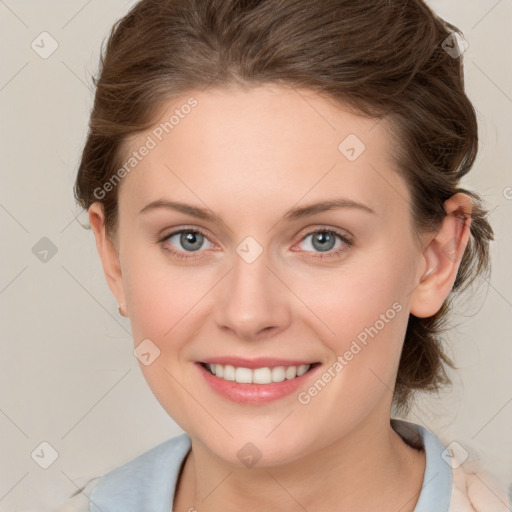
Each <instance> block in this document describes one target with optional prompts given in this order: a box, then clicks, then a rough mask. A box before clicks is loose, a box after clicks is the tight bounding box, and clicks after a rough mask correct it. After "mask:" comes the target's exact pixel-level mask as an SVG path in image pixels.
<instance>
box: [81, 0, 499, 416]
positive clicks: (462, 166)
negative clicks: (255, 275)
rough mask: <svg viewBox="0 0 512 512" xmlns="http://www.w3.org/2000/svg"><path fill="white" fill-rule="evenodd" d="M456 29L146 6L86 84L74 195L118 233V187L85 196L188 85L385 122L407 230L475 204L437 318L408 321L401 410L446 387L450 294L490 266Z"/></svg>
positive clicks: (420, 9)
mask: <svg viewBox="0 0 512 512" xmlns="http://www.w3.org/2000/svg"><path fill="white" fill-rule="evenodd" d="M455 33H460V31H459V30H458V29H457V27H455V26H453V25H451V24H449V23H447V22H446V21H444V20H442V19H441V18H439V17H437V16H436V15H435V14H434V13H433V12H432V10H431V9H430V8H429V7H428V6H427V5H426V4H425V3H424V2H423V1H421V0H409V1H407V0H314V1H313V0H142V1H140V2H138V3H137V4H135V5H134V6H133V7H132V8H131V10H130V11H129V12H128V13H127V14H126V15H125V16H124V17H123V18H122V19H120V20H119V21H117V22H116V24H115V25H114V26H113V27H112V31H111V34H110V36H109V39H108V42H107V45H106V48H105V49H104V50H103V52H102V56H101V62H100V70H99V75H98V77H97V78H93V81H94V84H95V86H96V92H95V100H94V106H93V109H92V112H91V117H90V125H89V133H88V135H87V140H86V143H85V147H84V149H83V154H82V156H81V162H80V165H79V169H78V175H77V179H76V183H75V190H74V191H75V197H76V199H77V201H78V203H79V204H80V205H81V206H82V207H83V208H85V209H88V208H89V206H90V205H91V204H92V203H93V202H96V201H98V200H100V202H101V203H102V205H103V208H104V211H105V218H106V228H107V232H108V234H109V236H112V235H114V234H115V232H116V226H117V220H118V219H117V215H118V210H117V197H118V188H119V187H112V190H111V191H110V192H109V193H106V194H104V195H103V196H102V197H101V199H99V198H98V195H97V194H96V195H95V191H97V190H98V189H101V188H102V187H103V185H104V184H105V183H106V182H108V181H109V180H110V179H111V178H112V176H113V175H114V174H115V173H116V171H117V170H118V169H119V168H120V167H121V166H122V164H123V162H124V161H125V158H126V151H127V148H128V142H129V140H130V137H131V136H134V135H136V134H138V133H139V132H141V131H143V130H146V129H148V128H150V127H151V126H152V125H153V124H154V123H155V122H156V120H157V119H158V116H159V114H161V109H162V108H163V107H164V106H165V104H166V103H167V102H168V101H169V100H171V99H173V98H175V97H178V96H182V95H183V94H186V93H187V92H188V91H192V90H198V89H204V88H206V87H209V86H210V87H230V86H232V85H236V86H240V87H247V88H249V87H252V86H257V85H263V84H267V83H274V84H278V85H287V86H293V87H297V88H305V89H309V90H312V91H316V92H317V93H319V94H321V95H323V96H325V97H326V98H329V99H331V100H334V101H335V102H339V103H340V105H343V106H345V107H347V106H348V107H349V108H352V109H354V111H355V112H356V113H359V114H360V115H362V116H365V117H370V118H374V119H376V122H377V121H378V120H379V119H384V118H386V119H388V120H390V121H391V126H392V130H393V136H394V138H395V144H393V149H390V151H392V153H393V157H394V159H395V163H396V172H398V173H399V174H400V175H401V176H402V177H403V178H404V180H405V182H406V183H407V186H408V188H409V191H410V197H411V204H410V208H411V215H412V218H413V221H414V228H415V234H417V235H418V234H420V233H424V232H427V231H432V230H435V229H436V228H439V226H440V223H441V222H442V220H443V218H444V217H445V215H446V213H445V210H444V206H443V203H444V201H446V200H447V199H448V198H450V197H451V196H453V195H454V194H456V193H458V192H463V193H465V194H467V195H469V196H470V197H471V198H472V200H473V203H474V206H473V211H472V213H471V218H472V222H471V226H470V237H469V242H468V246H467V247H466V250H465V252H464V255H463V257H462V260H461V263H460V267H459V270H458V274H457V277H456V279H455V283H454V286H453V288H452V290H451V292H450V295H449V296H448V297H447V299H446V300H445V302H444V303H443V305H442V307H441V308H440V310H439V311H438V312H437V313H436V314H435V315H433V316H431V317H429V318H418V317H415V316H414V315H410V317H409V322H408V326H407V331H406V335H405V341H404V345H403V350H402V354H401V359H400V364H399V369H398V375H397V380H396V386H395V389H394V396H393V402H394V406H395V407H397V409H398V410H403V411H408V410H409V409H410V405H411V402H412V398H413V395H414V394H415V392H417V391H435V390H438V389H440V388H441V386H442V385H446V384H450V382H451V381H450V379H449V377H448V374H447V372H446V367H447V366H450V367H452V368H455V365H454V363H453V362H452V361H451V359H450V358H449V357H448V356H447V354H446V353H445V351H444V349H443V347H442V337H441V334H442V332H444V330H446V325H447V320H448V317H449V312H450V310H451V303H452V299H453V298H454V294H458V293H460V292H461V291H463V290H464V289H466V288H467V287H468V286H469V285H470V284H471V283H473V281H474V280H475V279H476V278H477V277H478V276H479V275H481V274H489V273H490V260H489V241H490V240H493V231H492V228H491V226H490V225H489V223H488V222H487V220H486V215H487V211H486V210H485V209H484V208H483V206H482V202H481V200H480V197H479V196H478V195H477V194H475V193H474V192H471V191H469V190H466V189H464V188H460V187H459V181H460V179H461V178H462V177H463V176H464V175H465V174H466V173H468V171H469V170H470V169H471V167H472V165H473V162H474V160H475V157H476V154H477V149H478V126H477V120H476V115H475V110H474V108H473V106H472V104H471V102H470V100H469V99H468V97H467V96H466V94H465V90H464V76H463V64H462V55H458V53H459V52H457V51H455V50H456V49H457V48H458V43H457V42H456V41H457V40H456V39H455V38H454V34H455ZM450 48H454V49H455V50H454V51H449V50H450Z"/></svg>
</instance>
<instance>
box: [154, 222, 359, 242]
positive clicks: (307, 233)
mask: <svg viewBox="0 0 512 512" xmlns="http://www.w3.org/2000/svg"><path fill="white" fill-rule="evenodd" d="M304 230H305V231H302V232H303V234H302V235H301V236H300V238H299V240H298V241H297V242H295V243H298V242H302V241H303V240H304V239H305V238H306V237H308V236H310V235H312V234H313V233H318V232H324V231H325V232H332V233H334V234H335V235H336V236H338V237H340V238H342V239H343V238H346V239H348V240H349V241H351V240H352V235H351V234H348V232H347V234H345V233H341V231H345V232H346V230H344V229H342V228H333V227H329V226H327V225H321V224H320V225H318V226H316V227H314V226H313V227H309V228H304ZM186 231H191V232H197V233H199V234H201V235H202V236H204V237H205V238H207V239H208V241H209V242H210V243H212V244H214V245H218V244H216V243H215V242H213V241H212V240H211V239H210V236H209V235H208V233H207V232H206V230H203V229H202V228H197V227H192V226H190V227H186V226H185V227H182V228H179V229H176V230H174V231H171V232H170V233H168V234H167V235H165V236H163V237H162V238H161V241H162V242H164V241H166V240H168V239H169V238H171V237H172V236H175V235H177V234H180V233H182V232H186Z"/></svg>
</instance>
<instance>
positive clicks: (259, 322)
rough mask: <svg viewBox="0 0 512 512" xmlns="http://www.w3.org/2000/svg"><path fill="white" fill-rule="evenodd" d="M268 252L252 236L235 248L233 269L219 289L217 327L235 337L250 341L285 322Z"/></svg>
mask: <svg viewBox="0 0 512 512" xmlns="http://www.w3.org/2000/svg"><path fill="white" fill-rule="evenodd" d="M271 267H272V262H271V261H270V257H269V252H268V251H267V250H266V249H265V248H264V247H263V246H262V245H261V244H260V243H259V242H257V241H256V240H255V239H254V238H253V237H247V238H246V239H244V240H243V241H242V242H241V243H240V244H239V245H238V246H237V248H236V254H235V256H234V258H233V269H232V271H231V272H230V273H229V275H228V276H227V278H226V281H225V283H224V286H223V288H222V294H223V298H222V300H220V301H219V303H218V304H219V307H218V309H217V322H218V325H219V326H220V327H229V328H230V329H231V330H233V331H234V332H235V333H236V334H237V335H238V336H239V337H241V338H242V337H243V338H247V339H250V338H253V337H254V336H256V335H257V334H258V333H259V332H261V331H263V330H268V329H269V328H271V327H272V328H276V327H282V326H283V324H284V323H286V322H287V314H286V312H287V310H288V308H287V305H286V304H285V302H284V301H285V300H286V298H285V295H284V294H283V290H282V289H280V288H282V287H283V285H282V283H280V281H279V279H277V278H276V276H275V275H274V272H273V271H272V270H271Z"/></svg>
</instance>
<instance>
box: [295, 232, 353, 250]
mask: <svg viewBox="0 0 512 512" xmlns="http://www.w3.org/2000/svg"><path fill="white" fill-rule="evenodd" d="M310 237H312V238H311V242H310V246H311V247H313V249H314V250H317V251H319V252H329V251H332V250H334V251H335V252H338V251H336V249H339V248H340V245H341V246H343V245H344V244H345V245H348V244H349V240H348V239H347V238H346V237H345V236H344V235H342V234H341V233H337V232H336V231H330V230H321V231H312V232H311V233H308V234H307V235H306V236H305V237H304V238H303V239H302V240H301V242H304V241H305V240H307V239H308V238H310ZM336 238H338V239H339V240H341V242H342V243H341V244H340V245H338V246H337V247H335V244H336Z"/></svg>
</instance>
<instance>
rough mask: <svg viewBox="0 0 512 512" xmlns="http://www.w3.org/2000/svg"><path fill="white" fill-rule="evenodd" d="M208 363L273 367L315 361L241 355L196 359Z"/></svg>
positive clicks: (252, 367)
mask: <svg viewBox="0 0 512 512" xmlns="http://www.w3.org/2000/svg"><path fill="white" fill-rule="evenodd" d="M198 362H201V363H209V364H221V365H226V364H229V365H231V366H235V367H236V368H249V369H251V370H254V369H255V368H275V367H276V366H301V365H303V364H314V363H315V362H316V361H305V360H300V361H299V360H297V359H293V360H292V359H278V358H274V357H256V358H254V359H244V358H241V357H212V358H210V359H203V360H201V361H198Z"/></svg>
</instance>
